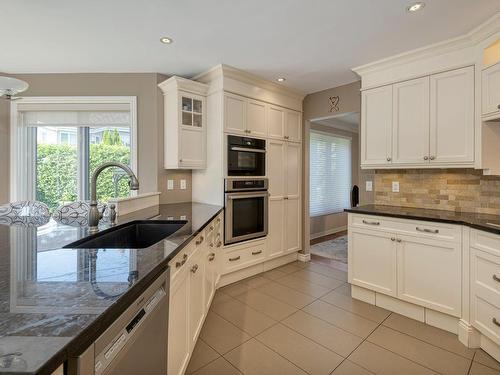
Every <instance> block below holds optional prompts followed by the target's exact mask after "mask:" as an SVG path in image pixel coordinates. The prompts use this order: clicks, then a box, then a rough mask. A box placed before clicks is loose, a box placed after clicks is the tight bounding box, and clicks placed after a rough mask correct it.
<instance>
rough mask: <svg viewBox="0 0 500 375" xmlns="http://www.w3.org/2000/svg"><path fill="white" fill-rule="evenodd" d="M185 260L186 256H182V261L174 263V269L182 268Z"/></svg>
mask: <svg viewBox="0 0 500 375" xmlns="http://www.w3.org/2000/svg"><path fill="white" fill-rule="evenodd" d="M187 258H188V256H187V254H184V255H183V256H182V260H181V261H180V262H176V263H175V267H176V268H179V267H180V266H183V265H184V264H185V263H186V260H187Z"/></svg>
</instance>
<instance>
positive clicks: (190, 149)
mask: <svg viewBox="0 0 500 375" xmlns="http://www.w3.org/2000/svg"><path fill="white" fill-rule="evenodd" d="M158 86H159V87H160V89H161V90H162V91H163V95H164V138H165V140H164V145H165V146H164V167H165V168H166V169H203V168H205V167H206V122H207V119H206V92H207V86H206V85H204V84H202V83H199V82H194V81H191V80H187V79H184V78H181V77H176V76H174V77H171V78H169V79H167V80H166V81H164V82H162V83H160V84H159V85H158Z"/></svg>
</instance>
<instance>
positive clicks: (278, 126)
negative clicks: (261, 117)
mask: <svg viewBox="0 0 500 375" xmlns="http://www.w3.org/2000/svg"><path fill="white" fill-rule="evenodd" d="M267 127H268V129H267V131H268V135H269V137H271V138H279V139H283V137H284V136H285V110H284V109H283V108H279V107H275V106H272V105H271V106H269V107H268V111H267Z"/></svg>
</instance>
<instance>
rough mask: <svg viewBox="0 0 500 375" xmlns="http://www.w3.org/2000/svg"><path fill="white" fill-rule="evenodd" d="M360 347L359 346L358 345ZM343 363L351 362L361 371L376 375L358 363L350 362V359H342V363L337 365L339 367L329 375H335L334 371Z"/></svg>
mask: <svg viewBox="0 0 500 375" xmlns="http://www.w3.org/2000/svg"><path fill="white" fill-rule="evenodd" d="M360 345H361V344H360ZM345 361H348V362H351V363H352V364H354V365H356V366H359V367H361V368H362V369H363V370H365V371H367V372H369V373H370V374H373V375H377V374H376V373H374V372H373V371H371V370H369V369H367V368H365V367H363V366H361V365H360V364H359V363H356V362H353V361H351V360H350V359H348V358H344V359H343V361H342V362H340V363H339V365H338V366H337V367H335V369H334V370H333V371H332V372H331V373H330V374H329V375H335V374H334V372H335V370H337V369H338V368H339V367H340V366H341V365H342V363H344V362H345Z"/></svg>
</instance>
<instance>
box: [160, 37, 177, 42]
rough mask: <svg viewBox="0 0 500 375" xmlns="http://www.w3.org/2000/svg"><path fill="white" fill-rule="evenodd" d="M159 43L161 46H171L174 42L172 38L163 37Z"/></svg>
mask: <svg viewBox="0 0 500 375" xmlns="http://www.w3.org/2000/svg"><path fill="white" fill-rule="evenodd" d="M160 42H162V43H163V44H172V43H173V42H174V40H173V39H172V38H169V37H168V36H164V37H163V38H160Z"/></svg>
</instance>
